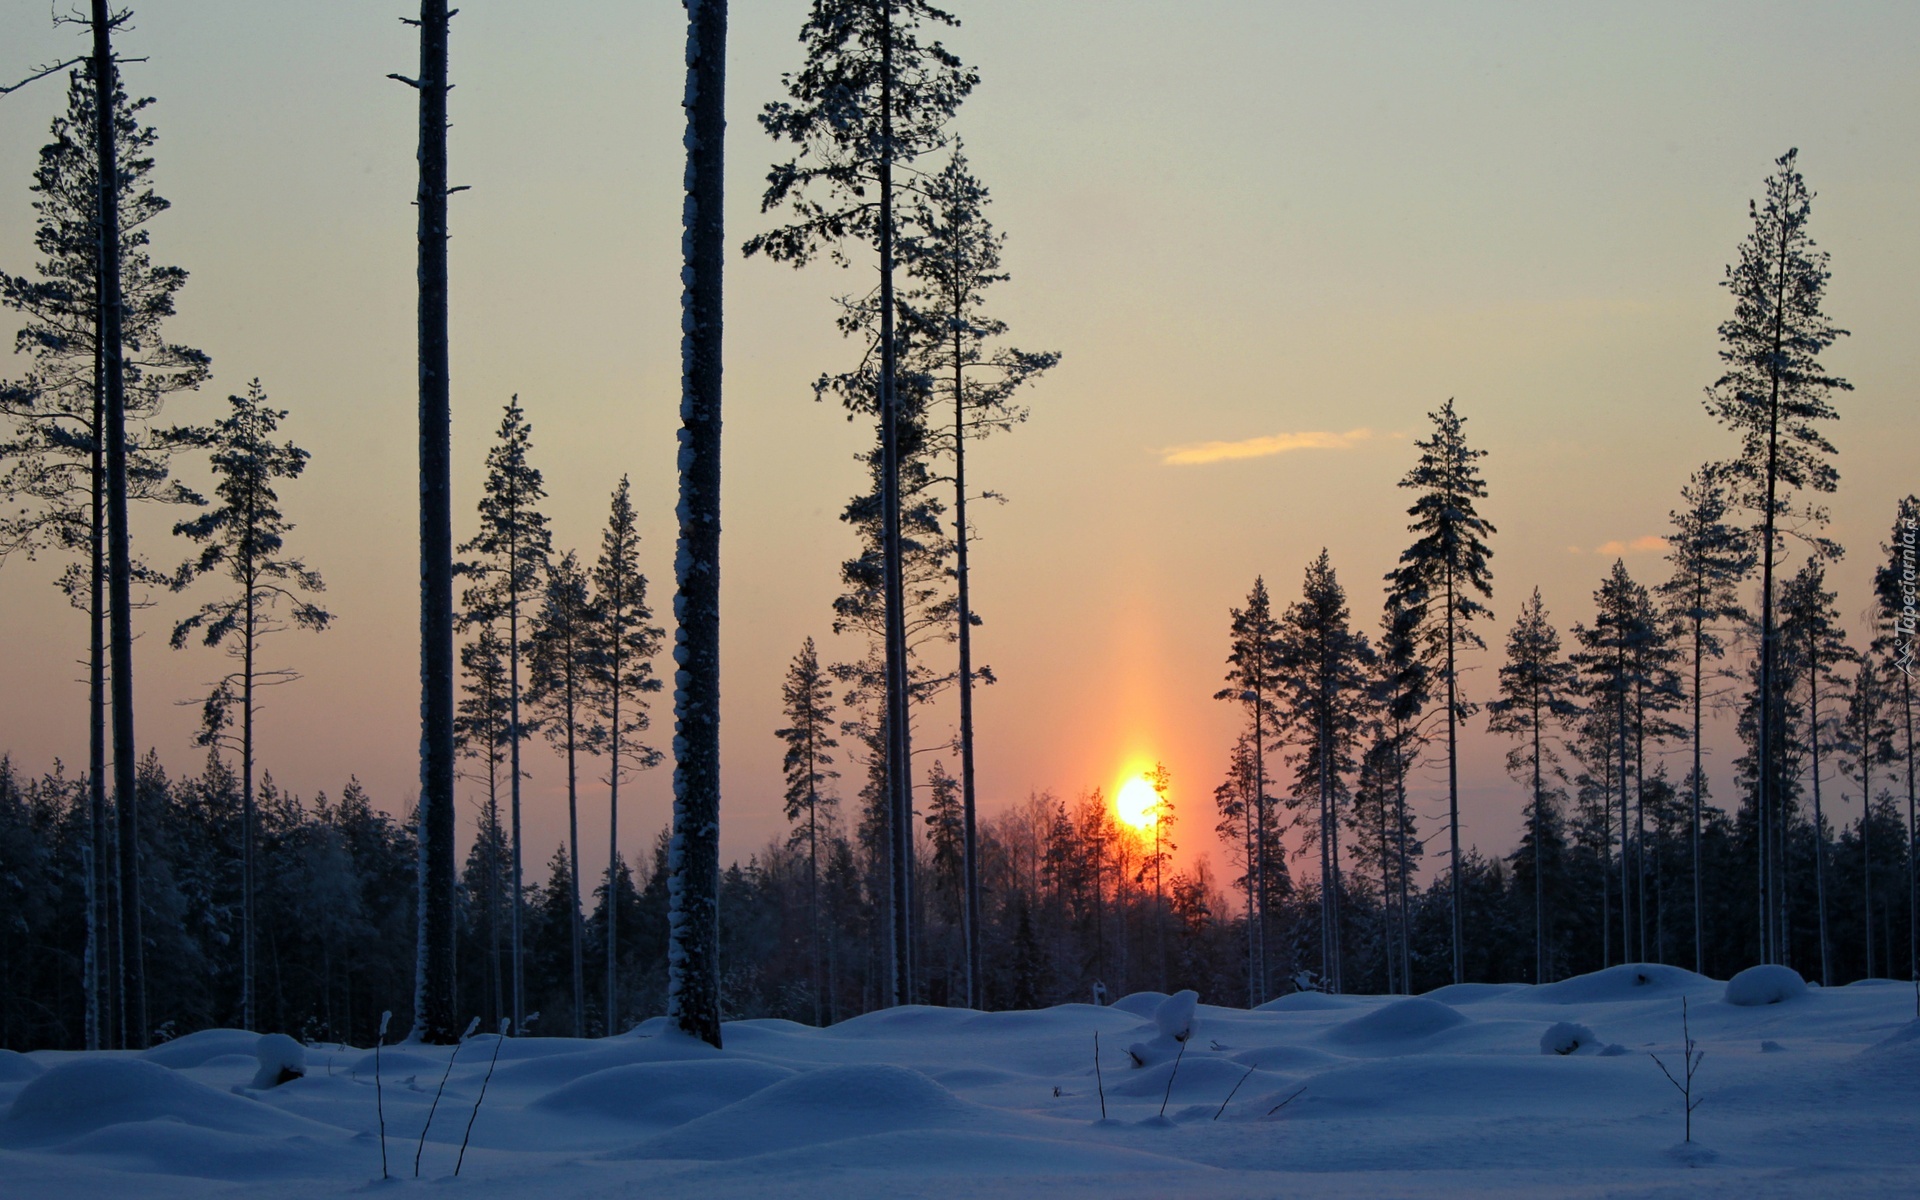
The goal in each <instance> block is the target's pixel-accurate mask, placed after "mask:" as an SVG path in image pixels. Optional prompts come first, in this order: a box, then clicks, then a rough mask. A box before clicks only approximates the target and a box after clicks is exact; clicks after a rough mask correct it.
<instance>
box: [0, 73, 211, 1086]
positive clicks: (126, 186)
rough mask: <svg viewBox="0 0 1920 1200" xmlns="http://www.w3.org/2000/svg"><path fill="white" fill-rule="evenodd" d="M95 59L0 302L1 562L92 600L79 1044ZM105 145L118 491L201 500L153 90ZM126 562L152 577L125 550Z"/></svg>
mask: <svg viewBox="0 0 1920 1200" xmlns="http://www.w3.org/2000/svg"><path fill="white" fill-rule="evenodd" d="M96 94H97V93H96V92H95V90H94V77H93V74H92V73H91V72H86V71H74V72H71V73H70V74H69V76H68V86H67V110H66V112H65V114H63V115H62V116H59V117H56V118H55V119H54V121H53V128H52V139H53V140H52V141H50V142H49V143H48V144H47V145H45V146H43V147H41V150H40V161H39V164H38V166H37V167H36V168H35V170H34V180H33V184H32V187H31V190H32V191H33V192H34V193H35V196H36V199H35V200H34V202H33V207H34V211H35V212H36V214H37V216H36V218H35V227H34V245H35V249H36V250H37V251H38V252H39V253H40V255H41V256H42V258H41V261H40V262H39V263H38V264H37V266H36V273H37V275H38V278H34V279H30V278H27V277H24V276H15V275H7V274H5V273H3V272H0V304H4V305H5V306H6V307H8V308H11V309H13V310H14V311H16V312H18V313H20V314H21V315H22V317H23V318H24V321H25V323H24V325H23V326H22V327H21V329H20V330H19V333H18V335H17V337H16V349H18V350H19V351H22V352H24V353H27V354H29V355H31V357H32V364H33V365H32V366H31V368H30V369H29V370H28V373H27V375H26V376H25V377H24V378H22V379H20V380H18V381H15V382H11V383H0V417H5V418H6V419H7V422H8V426H9V428H8V429H7V431H6V433H5V434H4V435H0V463H4V464H5V471H4V474H0V497H4V498H5V499H6V500H7V501H8V502H9V503H18V504H19V507H18V508H15V509H13V510H12V511H10V512H8V513H6V514H5V515H3V516H0V561H4V560H5V558H6V557H7V556H8V555H9V554H11V553H13V552H15V551H19V552H22V553H24V554H25V555H27V557H29V558H32V557H34V556H35V555H36V554H38V553H40V552H42V551H45V550H53V551H55V552H58V553H61V554H65V555H71V556H72V558H73V559H74V561H73V562H72V563H71V564H70V565H69V566H68V568H67V569H66V570H65V571H64V572H63V573H62V574H61V576H60V579H59V584H60V587H61V590H62V591H63V592H65V593H66V595H67V598H68V600H69V602H70V603H72V604H73V605H74V606H75V607H76V608H80V609H82V610H83V611H85V612H86V613H87V616H88V624H89V642H88V654H87V663H88V670H87V675H88V733H89V737H88V754H87V762H88V769H87V787H88V795H89V805H88V820H89V823H90V828H91V830H92V832H91V834H90V836H89V853H90V858H91V860H92V866H91V875H90V883H89V887H90V888H91V894H92V896H93V900H92V901H91V906H90V908H89V910H88V918H87V923H86V928H87V947H86V950H85V958H86V974H87V997H88V1008H87V1014H86V1018H85V1020H86V1026H87V1030H88V1043H87V1044H88V1045H89V1047H92V1048H99V1047H101V1046H104V1045H106V1044H108V1043H109V1042H110V1041H111V1040H112V1038H111V1032H112V1030H111V1028H110V1026H109V1025H108V1023H107V1022H106V1021H105V1020H103V1018H105V1017H107V1016H109V1015H110V1013H109V1007H110V1006H108V1005H107V1003H106V999H105V997H104V996H103V992H104V991H105V990H106V963H105V961H104V959H105V958H106V955H105V954H104V949H105V947H104V944H103V940H104V939H105V938H106V936H107V930H108V927H109V919H108V913H107V911H106V906H107V901H108V898H109V896H110V894H111V886H110V880H109V877H108V869H109V867H110V866H111V863H112V850H111V848H110V847H111V841H110V839H109V835H108V829H107V805H106V772H107V753H106V716H107V709H106V690H107V661H106V660H107V635H106V623H107V608H106V592H107V554H108V547H107V540H106V537H107V511H106V503H107V479H106V459H105V453H106V442H105V425H104V422H105V418H106V413H105V389H104V386H103V383H102V380H101V378H100V370H101V355H100V353H99V342H98V339H97V336H96V335H97V333H98V326H99V320H100V309H99V298H100V297H99V269H100V234H99V204H100V186H99V169H98V168H99V157H98V141H99V136H98V135H99V130H98V106H97V105H96V104H95V102H94V98H95V96H96ZM113 95H114V103H113V111H114V114H115V117H114V121H113V124H114V126H115V128H114V131H113V132H114V152H115V154H116V155H117V157H118V160H119V161H118V170H117V183H118V208H119V213H118V225H119V229H120V236H121V245H120V251H119V257H120V275H121V295H122V328H121V333H122V342H123V346H122V360H123V363H124V365H125V371H126V376H127V378H126V383H125V388H126V410H127V415H128V418H129V420H130V421H132V422H134V424H132V425H131V426H130V427H129V429H128V431H127V442H128V450H127V453H128V462H129V478H128V486H129V495H130V496H131V497H132V498H133V499H139V500H149V501H153V500H158V501H163V502H172V503H197V502H198V500H199V497H197V496H196V495H195V494H194V493H193V492H192V491H191V490H190V489H187V488H185V487H183V486H182V485H181V484H180V483H179V482H178V481H176V480H174V479H172V478H171V475H170V471H169V466H168V459H169V457H170V456H171V455H172V454H173V453H176V452H178V451H179V450H181V449H183V448H186V447H188V446H190V445H192V444H194V443H195V441H196V440H197V439H196V437H195V432H196V431H195V430H193V429H191V428H189V427H182V426H173V427H164V428H163V427H158V426H156V425H155V424H154V420H155V418H156V417H157V415H158V413H159V410H160V407H161V403H162V401H163V400H164V399H165V398H166V396H167V395H169V394H170V393H173V392H177V391H181V390H184V389H190V388H195V387H198V386H199V385H200V383H202V382H203V381H204V380H205V379H206V377H207V374H208V370H209V363H208V359H207V356H206V355H205V354H203V353H201V352H200V351H198V350H194V349H192V348H190V347H187V346H183V345H179V344H176V343H171V342H168V341H166V340H165V339H164V337H162V336H161V329H160V326H161V324H162V322H163V321H164V320H165V319H166V318H168V317H170V316H172V315H173V313H174V303H175V301H174V298H175V295H176V294H177V293H178V292H179V290H180V289H181V287H183V286H184V285H185V283H186V280H187V273H186V272H185V271H184V270H181V269H180V268H179V267H171V266H157V265H155V264H154V262H153V260H152V257H151V255H150V253H149V252H148V250H147V245H148V240H149V232H148V230H147V228H146V226H147V223H148V222H150V221H151V220H152V219H153V218H154V217H156V216H158V215H159V214H160V213H162V212H165V211H166V210H167V208H168V207H169V206H168V203H167V201H166V200H164V199H163V198H161V197H160V196H158V195H157V194H155V192H154V191H153V187H152V180H151V176H152V171H153V165H154V160H153V157H152V149H153V146H154V144H155V142H156V140H157V137H158V135H157V134H156V132H155V130H154V128H153V127H152V126H151V125H148V124H145V123H143V121H142V119H141V116H140V113H141V112H142V110H144V109H145V108H146V107H147V106H148V105H150V104H152V103H153V100H152V98H151V97H149V98H145V99H141V100H130V99H129V98H128V96H127V94H126V92H125V91H124V90H123V89H120V88H116V90H115V92H114V94H113ZM133 571H134V573H135V575H136V576H139V577H142V578H149V577H150V575H151V573H150V572H149V571H148V570H147V568H146V567H145V566H144V565H143V564H141V563H140V562H138V560H135V561H134V564H133Z"/></svg>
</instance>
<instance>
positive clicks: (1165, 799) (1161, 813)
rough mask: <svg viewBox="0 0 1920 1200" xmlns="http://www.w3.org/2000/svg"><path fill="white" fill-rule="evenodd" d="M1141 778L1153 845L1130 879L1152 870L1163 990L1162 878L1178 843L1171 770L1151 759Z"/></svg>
mask: <svg viewBox="0 0 1920 1200" xmlns="http://www.w3.org/2000/svg"><path fill="white" fill-rule="evenodd" d="M1145 778H1146V781H1147V782H1148V783H1150V784H1152V785H1153V794H1154V803H1153V807H1152V809H1150V810H1149V815H1151V817H1152V818H1153V819H1152V821H1151V822H1150V824H1151V825H1152V827H1153V849H1152V850H1150V851H1148V852H1147V853H1145V854H1142V855H1141V856H1140V870H1139V873H1138V874H1136V875H1135V876H1134V882H1135V883H1140V884H1144V883H1145V882H1146V879H1147V872H1148V871H1152V872H1153V926H1154V931H1155V939H1156V942H1157V944H1158V948H1159V953H1160V986H1161V988H1162V989H1163V990H1164V989H1165V988H1166V984H1167V927H1166V913H1167V893H1166V889H1165V887H1164V886H1163V885H1162V878H1163V875H1164V873H1165V871H1166V867H1167V863H1168V862H1169V861H1171V860H1172V858H1173V852H1174V851H1175V850H1178V849H1179V848H1180V847H1179V846H1177V845H1175V844H1174V841H1173V835H1172V833H1171V832H1170V831H1171V830H1172V828H1173V823H1174V819H1175V815H1176V814H1175V811H1174V806H1173V772H1171V771H1169V770H1167V767H1166V764H1165V763H1155V764H1153V770H1151V771H1148V772H1147V773H1146V777H1145Z"/></svg>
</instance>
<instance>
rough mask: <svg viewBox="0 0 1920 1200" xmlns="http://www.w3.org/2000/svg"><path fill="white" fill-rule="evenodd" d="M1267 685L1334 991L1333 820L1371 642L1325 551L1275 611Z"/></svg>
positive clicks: (1355, 738) (1336, 850)
mask: <svg viewBox="0 0 1920 1200" xmlns="http://www.w3.org/2000/svg"><path fill="white" fill-rule="evenodd" d="M1277 645H1278V652H1277V655H1276V664H1275V665H1276V667H1277V670H1276V671H1275V677H1274V681H1275V685H1276V686H1275V690H1276V691H1277V692H1278V693H1279V695H1280V697H1281V698H1282V700H1283V704H1282V706H1281V708H1280V724H1281V728H1282V729H1283V730H1284V731H1285V732H1286V733H1287V734H1288V735H1289V736H1290V737H1291V739H1292V742H1293V745H1294V747H1295V750H1294V752H1293V753H1292V754H1291V755H1290V757H1289V761H1290V762H1292V764H1293V766H1294V792H1293V801H1292V802H1293V803H1295V804H1305V803H1307V802H1308V797H1312V798H1313V802H1314V803H1315V804H1316V805H1317V808H1318V820H1317V822H1316V824H1315V825H1313V826H1310V827H1309V833H1308V841H1309V842H1310V843H1317V844H1318V846H1319V849H1320V946H1321V964H1322V969H1323V971H1324V974H1325V977H1326V979H1327V981H1328V983H1329V985H1330V986H1331V987H1332V989H1333V990H1334V991H1335V992H1339V991H1341V990H1342V988H1343V986H1344V975H1343V972H1342V964H1343V960H1344V957H1345V956H1344V954H1343V953H1342V951H1341V945H1340V921H1341V913H1340V906H1341V890H1342V889H1341V882H1340V825H1341V823H1342V821H1343V820H1344V819H1345V818H1344V817H1343V815H1342V811H1341V810H1342V808H1343V807H1344V805H1345V801H1346V799H1347V796H1348V785H1347V779H1348V777H1349V776H1351V775H1352V774H1353V772H1354V771H1355V770H1356V769H1357V768H1358V766H1359V761H1358V757H1357V753H1356V751H1357V748H1358V744H1359V739H1360V734H1361V729H1362V726H1363V724H1364V723H1365V721H1366V718H1367V716H1368V715H1369V712H1370V709H1371V705H1372V696H1371V691H1370V688H1369V684H1370V683H1371V682H1372V680H1371V677H1370V675H1369V671H1370V669H1371V667H1372V666H1373V661H1374V655H1373V647H1372V646H1370V645H1369V644H1368V643H1367V638H1366V635H1365V634H1362V633H1359V632H1357V631H1355V630H1354V629H1353V628H1352V626H1351V625H1350V623H1349V618H1348V613H1347V594H1346V591H1345V589H1343V588H1342V587H1341V586H1340V581H1339V579H1338V578H1337V577H1336V576H1335V574H1334V570H1333V562H1332V559H1331V557H1330V556H1329V555H1328V554H1327V552H1326V551H1325V550H1322V551H1320V557H1319V558H1317V559H1315V560H1314V561H1313V562H1312V563H1310V564H1308V566H1307V573H1306V580H1305V582H1304V584H1303V585H1302V588H1301V597H1300V599H1299V600H1297V601H1296V602H1294V603H1293V604H1291V605H1289V606H1288V607H1287V611H1286V612H1285V613H1284V614H1283V615H1282V616H1281V618H1280V621H1279V630H1278V635H1277Z"/></svg>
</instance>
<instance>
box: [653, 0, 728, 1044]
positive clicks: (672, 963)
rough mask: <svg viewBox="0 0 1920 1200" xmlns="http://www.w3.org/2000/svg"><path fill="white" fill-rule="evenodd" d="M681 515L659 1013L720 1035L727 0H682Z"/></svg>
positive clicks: (714, 1038)
mask: <svg viewBox="0 0 1920 1200" xmlns="http://www.w3.org/2000/svg"><path fill="white" fill-rule="evenodd" d="M685 4H686V9H687V54H686V61H687V85H686V94H685V99H684V100H683V101H682V103H683V105H684V107H685V108H686V110H687V132H686V138H685V142H686V147H687V171H686V204H685V206H684V207H683V208H682V210H681V221H682V231H683V233H682V239H681V247H682V254H683V263H682V275H681V278H682V279H683V280H684V281H685V287H684V288H683V289H682V291H681V297H680V314H681V318H680V329H681V341H680V457H679V464H680V504H679V508H678V510H677V512H678V515H679V521H680V529H679V541H678V547H677V550H676V552H675V554H674V597H673V613H674V635H673V640H674V661H675V662H676V663H678V664H679V669H678V670H676V671H675V672H674V677H673V680H674V682H673V729H674V737H673V741H674V755H673V758H674V762H673V841H672V843H671V845H670V846H669V847H668V851H667V869H668V871H669V872H670V873H671V880H670V882H669V885H668V892H669V894H668V904H669V920H668V942H669V945H668V949H667V1019H668V1020H669V1021H671V1022H672V1023H673V1024H674V1026H675V1027H676V1028H678V1029H679V1030H680V1031H681V1032H683V1033H686V1034H688V1035H690V1036H693V1037H697V1038H701V1039H703V1040H704V1041H706V1042H708V1043H710V1044H711V1045H713V1046H716V1047H717V1046H719V1045H720V913H719V904H720V895H719V874H720V404H721V363H722V356H721V342H722V337H721V335H722V326H723V317H724V314H725V307H724V305H723V304H722V302H721V294H722V293H721V283H722V275H723V273H724V266H725V262H726V234H725V223H724V218H725V199H726V188H725V173H724V165H725V161H726V128H727V118H726V83H727V4H726V0H685Z"/></svg>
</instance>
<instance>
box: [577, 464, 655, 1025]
mask: <svg viewBox="0 0 1920 1200" xmlns="http://www.w3.org/2000/svg"><path fill="white" fill-rule="evenodd" d="M593 586H594V599H593V605H592V611H593V614H594V617H595V621H594V628H593V631H592V637H591V640H590V641H589V647H590V654H591V658H590V662H591V664H592V671H591V676H590V678H591V680H592V682H593V713H594V718H595V725H594V730H593V738H594V743H595V745H596V746H597V747H600V748H603V749H604V750H605V752H606V756H607V877H608V879H609V881H611V880H612V878H613V873H614V872H615V871H616V870H617V869H618V867H619V860H620V849H619V848H620V784H621V782H622V781H623V780H625V779H629V778H631V777H632V775H633V772H635V771H636V770H646V769H648V768H651V767H655V766H658V765H659V764H660V757H661V756H660V752H659V751H658V750H655V749H654V748H653V747H651V746H649V745H647V744H646V743H645V742H643V741H641V740H640V736H641V735H642V734H644V733H645V732H646V731H647V730H648V729H649V728H650V727H651V726H652V723H653V722H652V717H651V716H650V715H649V713H648V711H647V697H648V696H649V695H651V694H652V693H654V692H657V691H659V690H660V680H659V679H658V678H656V677H655V676H654V673H653V658H654V656H655V655H656V654H658V653H659V652H660V642H661V639H663V638H664V637H665V636H666V632H665V631H664V630H662V629H660V628H659V627H657V626H654V625H649V624H648V622H649V621H651V620H652V619H653V610H652V609H651V608H649V607H648V606H647V577H646V576H645V575H644V574H642V573H641V570H640V534H639V531H638V530H637V529H635V527H634V514H633V498H632V491H631V487H630V485H629V484H628V482H627V478H626V476H624V475H623V476H621V477H620V486H619V487H618V488H616V489H614V493H613V505H612V511H611V513H610V514H609V516H608V519H607V529H606V533H605V534H604V535H603V536H602V537H601V541H600V559H599V561H598V562H597V563H596V564H594V568H593ZM609 886H611V882H610V883H609ZM606 934H607V1006H606V1014H605V1019H606V1032H607V1034H608V1036H612V1035H613V1034H615V1033H618V1032H619V1031H620V1025H619V1011H620V1009H619V992H618V979H617V976H616V971H617V968H618V966H619V962H620V953H619V920H618V911H617V908H609V909H608V910H607V921H606Z"/></svg>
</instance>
